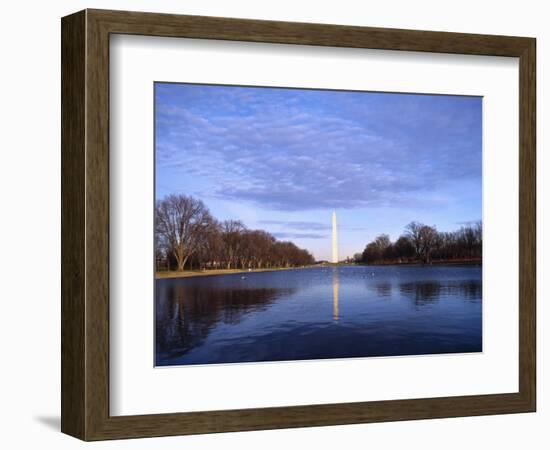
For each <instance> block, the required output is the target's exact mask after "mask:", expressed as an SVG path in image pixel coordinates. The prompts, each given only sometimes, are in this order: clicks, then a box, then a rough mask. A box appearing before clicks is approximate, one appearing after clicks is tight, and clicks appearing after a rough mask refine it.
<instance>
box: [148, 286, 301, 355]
mask: <svg viewBox="0 0 550 450" xmlns="http://www.w3.org/2000/svg"><path fill="white" fill-rule="evenodd" d="M293 291H294V289H289V288H242V287H236V288H233V287H229V288H225V289H224V288H219V287H212V286H207V285H204V284H198V285H191V284H190V283H178V282H167V283H166V282H165V283H163V285H159V284H157V287H156V336H155V339H156V349H157V355H158V356H160V355H166V356H174V357H176V356H181V355H183V354H185V353H186V352H188V351H189V350H191V349H192V348H194V347H196V346H198V345H199V344H200V343H201V342H202V341H203V340H204V339H205V338H206V337H207V336H208V335H209V333H210V331H211V329H212V328H213V327H214V326H215V325H216V324H218V323H227V324H237V323H239V322H240V321H241V320H242V318H243V317H244V316H245V315H246V314H247V313H250V312H252V311H257V310H261V309H264V308H266V307H267V306H268V305H270V304H271V303H273V301H274V300H276V299H277V298H278V297H280V296H281V295H286V294H290V293H292V292H293ZM158 356H157V358H158Z"/></svg>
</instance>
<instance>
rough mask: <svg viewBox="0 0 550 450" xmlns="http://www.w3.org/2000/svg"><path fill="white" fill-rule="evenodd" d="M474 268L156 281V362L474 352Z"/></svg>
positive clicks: (477, 313)
mask: <svg viewBox="0 0 550 450" xmlns="http://www.w3.org/2000/svg"><path fill="white" fill-rule="evenodd" d="M481 272H482V271H481V267H475V266H454V267H453V266H437V267H416V266H352V265H350V266H345V265H339V266H328V267H315V268H305V269H295V270H285V271H274V272H260V273H249V274H247V275H246V277H245V278H244V279H243V277H242V276H241V275H239V274H232V275H219V276H206V277H190V278H180V279H158V280H156V364H157V365H159V366H169V365H187V364H214V363H237V362H259V361H288V360H308V359H327V358H349V357H370V356H396V355H422V354H439V353H466V352H480V351H482V302H481V297H482V276H481Z"/></svg>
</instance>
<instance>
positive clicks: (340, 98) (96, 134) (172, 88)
mask: <svg viewBox="0 0 550 450" xmlns="http://www.w3.org/2000/svg"><path fill="white" fill-rule="evenodd" d="M535 141H536V129H535V39H533V38H526V37H506V36H488V35H471V34H458V33H443V32H435V31H413V30H396V29H380V28H368V27H350V26H339V25H320V24H304V23H287V22H272V21H255V20H242V19H228V18H215V17H199V16H178V15H168V14H153V13H134V12H122V11H103V10H85V11H81V12H78V13H75V14H73V15H70V16H67V17H65V18H63V19H62V431H63V432H65V433H67V434H70V435H73V436H76V437H78V438H81V439H84V440H101V439H117V438H131V437H148V436H166V435H180V434H195V433H211V432H224V431H241V430H259V429H273V428H285V427H302V426H320V425H334V424H348V423H368V422H379V421H396V420H409V419H421V418H440V417H457V416H467V415H484V414H501V413H514V412H530V411H535V405H536V395H535V385H536V383H535V377H536V366H535V361H536V347H535V344H536V342H535V299H536V295H535V279H536V273H535V270H536V267H535V241H536V237H535V216H536V210H535V169H536V163H535Z"/></svg>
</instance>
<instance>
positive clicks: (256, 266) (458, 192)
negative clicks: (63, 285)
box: [154, 82, 483, 367]
mask: <svg viewBox="0 0 550 450" xmlns="http://www.w3.org/2000/svg"><path fill="white" fill-rule="evenodd" d="M154 96H155V98H154V121H155V124H154V130H155V139H154V152H155V156H154V157H155V214H154V216H155V219H154V220H155V235H154V240H155V241H154V242H155V261H154V266H155V275H154V276H155V299H154V302H155V305H154V307H155V366H157V367H160V366H185V365H197V364H201V365H204V364H222V363H224V364H228V363H252V362H256V363H257V362H267V361H303V360H325V359H335V358H367V357H392V356H393V357H395V356H415V355H436V354H450V353H453V354H459V353H475V352H482V351H483V345H482V344H483V339H482V331H483V329H482V322H483V320H482V319H483V314H482V311H483V307H482V247H483V244H482V243H483V239H482V234H483V233H482V200H483V195H482V115H483V98H482V97H479V96H461V95H437V94H425V93H392V92H370V91H350V90H328V89H310V88H307V89H306V88H295V87H263V86H262V87H260V86H233V85H209V84H193V83H179V82H155V86H154Z"/></svg>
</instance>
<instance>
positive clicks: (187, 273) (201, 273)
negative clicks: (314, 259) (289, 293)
mask: <svg viewBox="0 0 550 450" xmlns="http://www.w3.org/2000/svg"><path fill="white" fill-rule="evenodd" d="M306 267H309V266H306ZM306 267H273V268H269V269H250V270H249V269H207V270H184V271H162V272H156V273H155V278H157V279H163V278H188V277H207V276H212V275H230V274H234V273H243V274H244V273H253V272H274V271H277V270H296V269H305V268H306Z"/></svg>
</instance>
